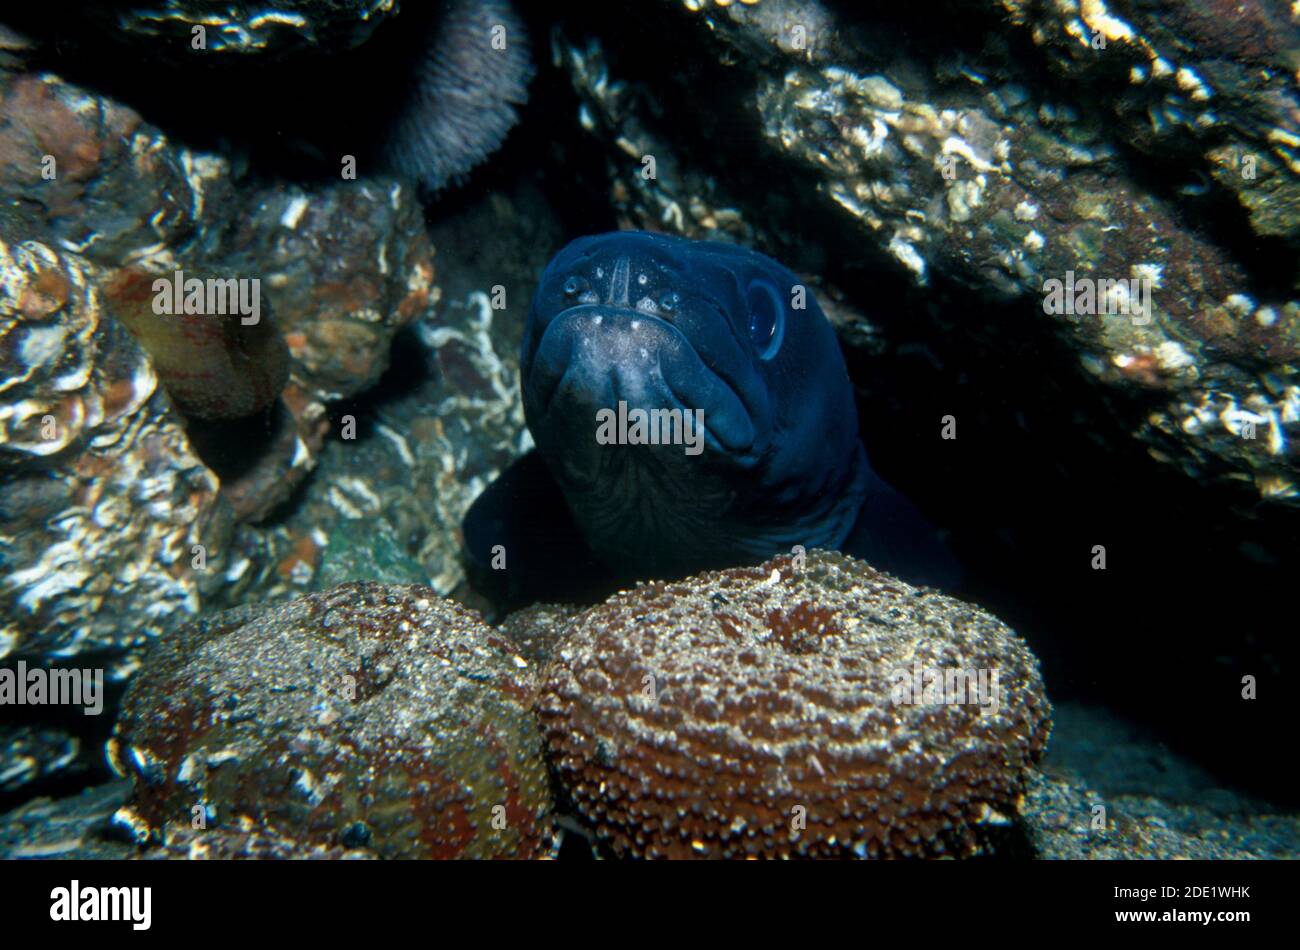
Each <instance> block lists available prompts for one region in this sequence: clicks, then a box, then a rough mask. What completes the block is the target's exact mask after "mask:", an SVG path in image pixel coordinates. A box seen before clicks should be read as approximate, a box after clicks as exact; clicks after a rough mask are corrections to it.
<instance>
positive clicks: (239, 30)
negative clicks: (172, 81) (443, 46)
mask: <svg viewBox="0 0 1300 950" xmlns="http://www.w3.org/2000/svg"><path fill="white" fill-rule="evenodd" d="M90 6H91V7H93V8H94V9H93V10H91V11H88V12H90V13H91V15H93V16H95V17H97V18H98V19H99V20H100V21H102V22H103V23H104V24H105V25H106V26H108V27H110V28H111V29H113V30H114V32H115V33H117V34H120V35H121V36H122V37H124V38H127V39H130V40H134V41H139V42H141V43H142V45H145V46H146V48H148V49H149V50H150V52H151V55H155V56H161V57H162V58H165V59H171V60H181V61H183V60H184V57H185V56H186V55H187V54H188V55H189V56H191V57H193V56H194V55H196V54H200V51H198V50H193V49H192V46H191V44H192V40H193V37H194V27H195V26H198V25H202V26H203V27H204V28H205V30H206V47H205V50H204V52H211V53H216V54H221V55H222V56H223V57H229V56H231V55H256V54H266V55H278V54H281V53H286V52H296V51H300V50H303V49H310V48H313V47H319V48H322V49H327V50H335V51H338V50H344V49H349V48H351V47H353V46H356V45H357V44H358V43H361V42H363V41H364V40H365V39H366V38H367V37H369V36H370V34H371V32H373V30H374V28H375V27H376V26H378V25H379V24H380V23H381V22H383V21H384V20H385V19H386V18H387V17H389V16H391V15H393V14H394V13H396V12H397V11H398V9H399V0H273V2H271V3H265V4H263V3H258V4H248V3H230V2H229V0H160V2H156V3H136V2H134V0H127V2H123V3H116V4H91V5H90Z"/></svg>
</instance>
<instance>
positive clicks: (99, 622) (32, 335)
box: [0, 232, 230, 659]
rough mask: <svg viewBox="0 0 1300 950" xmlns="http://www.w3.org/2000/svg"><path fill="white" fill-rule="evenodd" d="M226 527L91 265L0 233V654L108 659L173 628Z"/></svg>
mask: <svg viewBox="0 0 1300 950" xmlns="http://www.w3.org/2000/svg"><path fill="white" fill-rule="evenodd" d="M0 233H2V232H0ZM229 522H230V518H229V513H228V511H227V510H226V509H225V508H224V506H223V505H221V504H220V501H219V497H218V485H217V481H216V479H215V477H214V476H213V475H212V473H211V472H210V471H208V469H207V468H205V467H204V466H203V464H202V463H201V462H200V461H199V459H198V458H197V457H196V456H195V455H194V453H193V451H192V449H191V447H190V444H189V441H188V440H187V439H186V437H185V432H184V430H183V429H182V428H181V425H180V423H179V420H178V419H177V417H176V415H175V413H174V410H173V409H172V407H171V404H170V402H169V401H168V399H167V397H166V395H165V394H163V393H162V392H161V390H159V388H158V385H157V377H156V376H155V374H154V372H153V369H152V368H151V367H150V365H149V361H148V359H147V358H146V357H145V354H144V352H143V351H142V350H141V349H140V347H139V346H137V345H136V343H135V341H134V340H133V339H132V338H131V336H130V335H129V334H128V333H127V332H126V331H125V330H123V329H122V328H121V327H120V326H118V325H117V324H116V323H114V322H113V321H112V320H110V319H107V318H106V317H105V315H104V314H103V311H102V307H101V304H100V295H99V292H98V291H97V290H96V289H95V286H94V284H93V269H92V268H91V266H90V265H89V264H88V263H87V262H86V261H84V260H83V259H81V258H79V257H78V256H77V255H75V254H68V253H63V252H60V251H56V250H54V249H53V248H51V247H49V246H47V245H44V244H38V243H36V242H30V241H29V242H26V243H22V244H7V243H4V241H3V238H0V551H3V555H4V556H3V570H2V571H0V656H5V655H8V654H10V653H14V654H17V655H21V656H27V657H38V658H39V657H49V656H64V657H69V656H74V655H77V654H82V653H87V652H98V651H103V652H104V653H106V654H108V655H109V656H111V657H113V658H114V659H118V658H120V657H121V656H122V654H123V652H124V651H125V650H126V648H128V647H131V646H134V645H139V644H141V643H143V642H144V641H145V640H147V639H148V638H149V637H150V636H156V635H158V634H160V633H163V632H167V631H171V630H174V629H176V628H177V627H178V626H180V625H181V624H182V623H184V622H185V621H187V620H189V619H191V618H192V617H193V615H194V614H195V613H197V611H198V608H199V597H200V594H201V593H202V592H203V591H204V590H205V589H207V588H209V587H210V585H211V584H213V583H215V582H216V581H217V580H218V579H219V578H220V561H221V557H222V554H223V548H224V543H225V540H226V539H227V538H228V537H229V531H230V524H229ZM195 545H203V546H204V547H205V549H206V551H207V552H208V558H207V564H206V571H201V570H195V569H193V563H194V562H193V554H194V551H193V549H194V546H195ZM123 616H133V617H135V618H136V620H135V622H133V623H130V624H127V623H123V622H122V620H121V619H120V618H121V617H123Z"/></svg>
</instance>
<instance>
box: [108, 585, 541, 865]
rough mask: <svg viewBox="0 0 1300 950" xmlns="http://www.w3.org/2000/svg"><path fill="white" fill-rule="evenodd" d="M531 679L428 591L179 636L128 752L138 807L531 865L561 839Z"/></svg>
mask: <svg viewBox="0 0 1300 950" xmlns="http://www.w3.org/2000/svg"><path fill="white" fill-rule="evenodd" d="M525 666H526V662H525V661H524V660H522V659H516V658H515V656H514V655H513V654H511V653H508V652H507V650H506V644H505V641H504V640H502V639H501V638H500V637H499V636H498V635H496V634H495V633H493V632H492V631H491V630H490V628H488V627H487V626H486V625H484V624H483V623H482V621H481V620H480V619H479V618H478V616H477V615H476V614H474V613H472V612H470V611H467V610H465V609H464V608H461V607H459V606H457V605H455V604H452V603H451V602H449V601H445V600H442V599H440V598H438V597H437V596H436V594H435V592H434V591H432V590H430V589H428V588H422V587H398V586H384V585H378V584H346V585H344V586H342V587H338V588H335V589H334V590H331V591H328V592H325V593H322V594H313V595H309V596H307V597H303V598H301V599H299V600H296V601H292V602H290V603H288V604H286V605H283V606H278V607H272V608H263V609H258V608H236V609H235V610H231V611H227V612H226V613H223V614H219V615H216V616H214V617H212V618H208V619H206V620H204V621H201V622H199V623H198V624H197V625H195V626H194V627H193V628H191V629H190V630H188V631H186V633H185V635H184V636H183V637H178V638H175V639H173V640H169V641H164V642H163V643H161V644H160V645H159V650H158V652H157V653H156V654H155V655H154V656H153V657H151V660H150V663H149V664H148V665H147V667H146V669H145V670H144V671H142V673H141V674H140V675H139V676H138V677H136V679H135V680H133V682H132V684H131V688H130V691H129V692H128V694H127V697H126V699H125V700H124V703H123V713H122V717H121V719H120V720H119V723H118V738H117V739H115V740H114V745H113V755H114V761H115V764H116V765H117V767H118V768H119V769H120V770H122V771H123V772H126V773H129V774H130V775H131V776H132V777H133V779H134V780H135V787H136V796H135V802H134V806H133V811H134V812H135V814H137V815H138V816H139V819H140V820H141V822H142V824H143V827H144V828H147V829H148V830H147V831H145V832H144V837H146V838H152V837H161V838H163V839H164V840H168V836H167V833H166V826H167V825H168V824H171V825H173V826H178V827H180V828H192V826H193V819H194V815H195V811H194V809H196V808H199V809H200V811H199V812H198V814H199V815H200V816H201V817H204V816H205V817H204V820H205V822H206V824H207V826H208V827H212V828H221V829H223V830H227V831H240V830H243V831H248V830H252V829H258V830H259V831H263V830H266V829H270V831H271V832H272V833H274V834H276V835H284V836H288V837H290V838H292V839H294V840H297V841H300V842H302V843H304V844H319V845H324V846H328V847H336V846H337V847H345V848H358V847H364V848H368V849H370V850H373V851H374V852H376V853H378V854H380V855H382V856H385V857H531V856H535V855H537V854H539V853H541V852H543V851H544V850H545V848H546V847H547V846H548V839H549V834H550V806H551V802H550V791H549V785H548V782H547V776H546V768H545V764H544V762H543V760H542V756H541V738H540V736H539V734H538V731H537V726H536V723H535V722H534V720H533V718H532V716H531V715H530V714H529V712H528V709H527V707H526V705H525V703H524V701H523V699H524V696H525V691H524V689H523V687H522V686H521V683H520V681H519V679H518V671H519V670H520V669H522V668H524V667H525Z"/></svg>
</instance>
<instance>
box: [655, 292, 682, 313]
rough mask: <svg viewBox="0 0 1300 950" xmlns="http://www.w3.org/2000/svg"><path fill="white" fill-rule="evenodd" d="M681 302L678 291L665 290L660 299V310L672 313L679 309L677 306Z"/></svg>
mask: <svg viewBox="0 0 1300 950" xmlns="http://www.w3.org/2000/svg"><path fill="white" fill-rule="evenodd" d="M680 300H681V298H680V297H678V296H677V293H676V291H672V290H665V291H664V292H663V294H661V295H660V297H659V309H660V310H662V311H663V312H664V313H672V312H673V311H674V310H676V309H677V304H678V302H679V301H680Z"/></svg>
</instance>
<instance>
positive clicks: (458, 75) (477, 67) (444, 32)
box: [385, 0, 533, 191]
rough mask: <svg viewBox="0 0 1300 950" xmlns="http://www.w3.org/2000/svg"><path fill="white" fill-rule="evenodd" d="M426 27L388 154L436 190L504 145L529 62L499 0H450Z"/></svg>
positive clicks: (512, 17)
mask: <svg viewBox="0 0 1300 950" xmlns="http://www.w3.org/2000/svg"><path fill="white" fill-rule="evenodd" d="M428 29H429V30H430V31H431V32H430V35H429V39H428V42H427V43H426V44H425V46H424V48H423V52H422V54H421V56H420V58H419V62H418V65H417V67H416V72H415V77H414V80H413V83H412V86H411V89H410V92H409V94H408V97H407V101H406V102H405V103H404V105H403V108H402V109H401V112H400V114H399V116H398V118H397V120H396V121H395V122H394V124H393V128H392V131H391V133H390V136H389V139H388V141H387V146H386V149H385V158H386V161H387V164H388V165H389V166H390V167H391V168H392V170H393V171H395V172H397V173H398V174H402V175H407V176H410V177H414V178H417V179H418V180H419V181H420V182H422V183H423V184H424V186H425V187H426V188H428V189H429V190H430V191H438V190H439V189H441V188H443V187H445V186H446V185H448V184H450V183H455V182H457V181H459V180H460V179H462V178H463V177H464V176H465V174H466V173H467V172H469V170H470V169H472V168H473V167H474V166H476V165H478V164H479V163H480V162H482V161H483V160H484V159H485V158H487V157H488V156H489V155H491V154H492V153H493V152H494V151H496V149H497V148H498V147H499V146H500V145H501V143H502V141H504V139H505V137H506V133H508V132H509V131H510V129H511V128H512V127H513V126H514V124H515V122H516V121H518V112H517V111H516V107H517V106H520V105H522V104H523V103H524V102H525V101H527V99H528V81H529V79H531V78H532V74H533V66H532V60H531V57H530V56H529V52H528V40H527V37H526V35H525V32H524V28H523V24H522V23H521V22H520V20H519V18H518V16H517V15H516V14H515V12H514V10H513V9H511V7H510V5H509V4H508V3H506V2H504V0H451V2H449V3H447V4H446V5H445V6H444V7H443V9H442V11H441V12H440V13H439V14H438V15H437V16H435V17H434V18H433V20H432V22H431V23H430V24H429V26H428Z"/></svg>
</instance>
